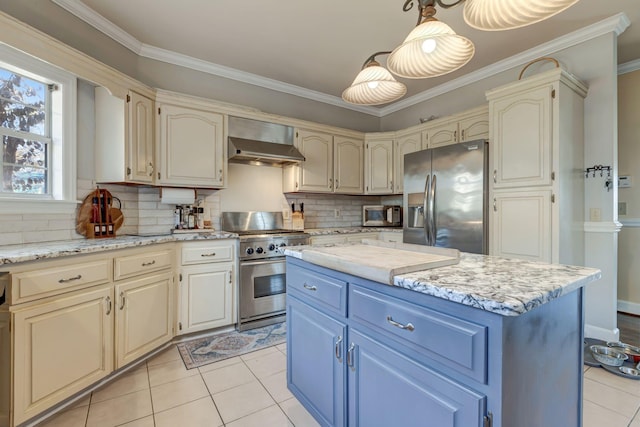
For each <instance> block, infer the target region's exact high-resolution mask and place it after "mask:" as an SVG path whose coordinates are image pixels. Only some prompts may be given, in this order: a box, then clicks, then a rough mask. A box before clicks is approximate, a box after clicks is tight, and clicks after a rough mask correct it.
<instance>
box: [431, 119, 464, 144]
mask: <svg viewBox="0 0 640 427" xmlns="http://www.w3.org/2000/svg"><path fill="white" fill-rule="evenodd" d="M426 132H427V134H428V141H429V143H428V146H429V148H435V147H442V146H444V145H451V144H455V143H457V142H459V139H458V122H452V123H444V124H441V125H437V126H434V127H432V128H430V129H427V131H426Z"/></svg>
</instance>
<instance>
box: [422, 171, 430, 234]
mask: <svg viewBox="0 0 640 427" xmlns="http://www.w3.org/2000/svg"><path fill="white" fill-rule="evenodd" d="M430 188H431V174H429V175H427V179H426V180H425V182H424V198H423V199H422V215H423V221H422V226H423V228H424V237H425V243H426V244H427V245H430V244H431V227H429V217H430V215H429V193H430V191H429V189H430Z"/></svg>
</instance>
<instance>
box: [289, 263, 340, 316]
mask: <svg viewBox="0 0 640 427" xmlns="http://www.w3.org/2000/svg"><path fill="white" fill-rule="evenodd" d="M287 293H291V294H295V295H296V297H297V298H300V299H301V300H303V301H307V302H308V303H310V304H311V305H312V306H314V307H317V308H324V309H325V310H329V311H331V312H333V313H336V314H338V315H340V316H342V317H344V316H345V315H346V314H347V283H346V282H345V281H342V280H338V279H335V278H333V277H329V276H326V275H324V274H320V273H318V272H316V271H311V270H307V269H305V268H302V267H299V266H297V265H292V264H287Z"/></svg>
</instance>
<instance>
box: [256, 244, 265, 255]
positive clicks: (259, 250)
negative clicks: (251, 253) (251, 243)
mask: <svg viewBox="0 0 640 427" xmlns="http://www.w3.org/2000/svg"><path fill="white" fill-rule="evenodd" d="M262 252H264V249H262V247H260V246H258V247H257V248H256V253H257V254H261V253H262Z"/></svg>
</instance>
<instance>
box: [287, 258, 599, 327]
mask: <svg viewBox="0 0 640 427" xmlns="http://www.w3.org/2000/svg"><path fill="white" fill-rule="evenodd" d="M336 246H343V245H336ZM312 249H313V247H312V246H292V247H287V248H286V249H285V250H284V253H285V255H287V256H291V257H294V258H299V259H303V253H304V251H305V250H312ZM356 270H357V269H356ZM344 272H345V273H348V274H352V275H354V276H358V272H357V271H344ZM600 277H601V273H600V270H597V269H594V268H588V267H577V266H568V265H560V264H547V263H541V262H533V261H524V260H518V259H508V258H500V257H494V256H486V255H476V254H469V253H464V252H463V253H461V254H460V261H459V263H458V264H456V265H451V266H446V267H438V268H434V269H429V270H422V271H417V272H413V273H407V274H401V275H398V276H394V278H393V286H398V287H401V288H405V289H409V290H412V291H415V292H420V293H423V294H427V295H431V296H434V297H437V298H441V299H444V300H448V301H453V302H457V303H460V304H464V305H468V306H471V307H474V308H478V309H481V310H485V311H489V312H493V313H497V314H500V315H503V316H518V315H520V314H523V313H526V312H527V311H530V310H533V309H534V308H536V307H538V306H541V305H543V304H545V303H548V302H550V301H552V300H554V299H556V298H559V297H561V296H563V295H566V294H568V293H570V292H572V291H574V290H576V289H578V288H580V287H583V286H585V285H586V284H588V283H590V282H593V281H595V280H597V279H599V278H600Z"/></svg>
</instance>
